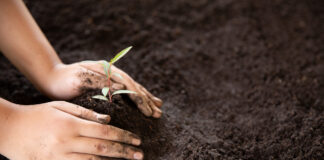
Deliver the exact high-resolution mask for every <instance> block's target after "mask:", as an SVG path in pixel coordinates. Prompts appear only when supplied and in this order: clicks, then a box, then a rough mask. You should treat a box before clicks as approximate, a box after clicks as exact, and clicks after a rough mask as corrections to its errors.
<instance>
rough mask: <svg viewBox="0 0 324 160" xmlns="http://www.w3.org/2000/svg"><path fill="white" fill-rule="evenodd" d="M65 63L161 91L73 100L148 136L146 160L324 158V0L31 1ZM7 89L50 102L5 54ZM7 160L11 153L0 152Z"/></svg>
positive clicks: (21, 97) (28, 99)
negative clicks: (153, 98)
mask: <svg viewBox="0 0 324 160" xmlns="http://www.w3.org/2000/svg"><path fill="white" fill-rule="evenodd" d="M26 3H27V6H28V7H29V9H30V10H31V12H32V14H33V16H34V17H35V18H36V21H37V22H38V23H39V25H40V26H41V28H42V29H43V31H44V32H45V34H46V35H47V37H48V38H49V40H50V41H51V43H52V44H53V46H54V47H55V49H56V51H58V53H59V56H60V57H61V58H62V60H63V61H64V62H65V63H73V62H77V61H82V60H86V59H92V60H98V59H109V58H111V57H112V56H113V55H114V54H115V52H116V51H119V50H121V49H123V48H125V47H127V46H130V45H133V46H134V49H133V50H132V51H131V52H130V53H129V54H127V56H126V57H125V58H123V59H122V60H120V61H119V62H118V64H117V66H118V67H120V68H121V69H123V70H124V71H126V72H127V73H129V74H130V75H131V76H132V77H133V78H134V79H135V80H136V81H138V82H139V83H141V84H143V85H144V86H145V87H146V88H147V89H148V90H149V91H151V92H152V93H153V94H155V95H157V96H158V97H160V98H161V99H163V100H164V105H163V112H164V114H163V117H162V118H161V119H158V120H156V119H151V118H146V117H144V116H143V115H142V114H140V113H139V111H138V110H137V109H136V107H135V105H134V104H133V103H132V102H131V101H130V100H129V99H128V98H127V97H120V96H118V97H116V98H115V99H114V103H113V104H111V105H110V104H108V103H106V102H103V101H99V100H92V99H90V97H91V95H93V94H95V93H96V92H98V91H89V92H87V93H85V94H84V95H81V96H80V97H77V98H75V99H74V100H72V102H74V103H77V104H80V105H82V106H85V107H87V108H91V109H94V110H96V111H98V112H101V113H109V114H111V116H112V122H111V124H113V125H116V126H118V127H120V128H124V129H127V130H130V131H132V132H135V133H136V134H138V135H140V136H141V138H142V139H143V145H142V146H141V147H142V149H143V150H144V152H145V156H146V159H154V160H156V159H157V160H159V159H165V160H170V159H186V160H191V159H195V160H196V159H201V160H205V159H208V160H209V159H258V160H259V159H322V158H323V157H324V112H323V108H324V45H323V42H324V33H323V28H324V23H323V21H324V1H323V0H309V1H304V0H290V1H286V0H275V1H259V0H244V1H233V0H199V1H197V0H176V1H175V0H163V1H161V0H132V1H129V0H96V1H95V2H94V1H93V0H79V1H73V0H65V1H41V0H26ZM0 70H1V72H0V84H1V90H0V96H1V97H3V98H5V99H8V100H10V101H13V102H15V103H21V104H34V103H41V102H47V101H49V99H47V98H46V97H44V96H43V95H41V94H40V93H39V92H38V91H37V90H36V89H34V87H33V86H32V85H31V84H30V82H28V81H27V80H26V78H25V77H24V76H23V75H21V74H20V73H19V72H18V71H17V70H16V69H15V68H14V67H13V66H12V65H10V63H9V62H8V61H7V60H6V59H5V58H4V57H3V56H0ZM0 159H4V158H0Z"/></svg>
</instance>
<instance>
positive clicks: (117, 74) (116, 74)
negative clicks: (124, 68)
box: [113, 72, 124, 79]
mask: <svg viewBox="0 0 324 160" xmlns="http://www.w3.org/2000/svg"><path fill="white" fill-rule="evenodd" d="M113 74H114V75H115V76H117V77H118V78H120V79H124V78H123V76H122V75H120V74H119V73H116V72H114V73H113Z"/></svg>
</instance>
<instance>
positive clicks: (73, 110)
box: [53, 101, 111, 123]
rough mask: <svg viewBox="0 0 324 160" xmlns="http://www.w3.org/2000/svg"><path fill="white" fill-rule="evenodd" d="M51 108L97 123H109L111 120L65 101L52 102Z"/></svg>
mask: <svg viewBox="0 0 324 160" xmlns="http://www.w3.org/2000/svg"><path fill="white" fill-rule="evenodd" d="M53 107H54V108H56V109H58V110H60V111H62V112H65V113H68V114H71V115H74V116H76V117H79V118H82V119H86V120H90V121H94V122H98V123H109V122H110V119H111V118H110V116H109V115H104V114H99V113H97V112H95V111H92V110H89V109H86V108H84V107H81V106H79V105H76V104H72V103H68V102H65V101H56V102H53Z"/></svg>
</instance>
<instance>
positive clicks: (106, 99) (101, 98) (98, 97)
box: [92, 95, 108, 101]
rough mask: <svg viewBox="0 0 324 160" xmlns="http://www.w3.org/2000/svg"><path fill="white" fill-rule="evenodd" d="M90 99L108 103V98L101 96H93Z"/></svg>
mask: <svg viewBox="0 0 324 160" xmlns="http://www.w3.org/2000/svg"><path fill="white" fill-rule="evenodd" d="M92 98H95V99H100V100H104V101H108V98H107V97H105V96H103V95H95V96H92Z"/></svg>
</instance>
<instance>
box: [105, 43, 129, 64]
mask: <svg viewBox="0 0 324 160" xmlns="http://www.w3.org/2000/svg"><path fill="white" fill-rule="evenodd" d="M131 49H132V46H130V47H127V48H126V49H123V50H122V51H120V52H119V53H118V54H117V55H116V56H115V57H114V58H113V59H111V60H110V63H111V64H114V63H115V62H117V61H118V60H119V59H120V58H122V57H123V56H124V55H125V54H126V53H127V52H128V51H129V50H131Z"/></svg>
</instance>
